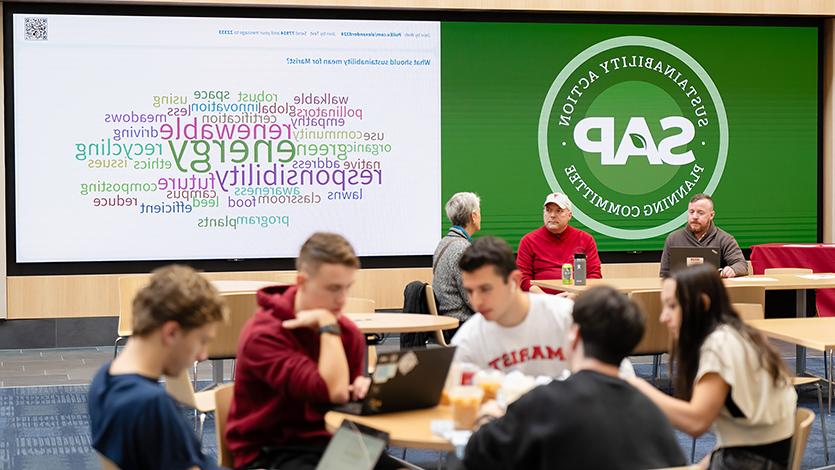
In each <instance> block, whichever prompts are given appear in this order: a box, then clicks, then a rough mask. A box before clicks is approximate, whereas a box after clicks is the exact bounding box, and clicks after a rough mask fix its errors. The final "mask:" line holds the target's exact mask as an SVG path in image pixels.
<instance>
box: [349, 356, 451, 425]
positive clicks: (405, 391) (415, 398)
mask: <svg viewBox="0 0 835 470" xmlns="http://www.w3.org/2000/svg"><path fill="white" fill-rule="evenodd" d="M454 355H455V348H454V347H449V348H431V349H430V348H415V349H401V350H400V351H394V352H390V353H382V354H380V355H379V356H378V357H377V368H376V369H375V370H374V374H372V376H371V385H370V386H369V387H368V394H367V395H366V396H365V400H363V401H357V402H351V403H347V404H345V405H341V406H337V407H334V408H333V410H334V411H341V412H343V413H349V414H353V415H374V414H380V413H390V412H393V411H406V410H417V409H420V408H431V407H433V406H435V405H437V404H438V402H439V401H440V400H441V391H443V389H444V384H445V382H446V376H447V373H448V372H449V365H450V364H451V363H452V358H453V356H454Z"/></svg>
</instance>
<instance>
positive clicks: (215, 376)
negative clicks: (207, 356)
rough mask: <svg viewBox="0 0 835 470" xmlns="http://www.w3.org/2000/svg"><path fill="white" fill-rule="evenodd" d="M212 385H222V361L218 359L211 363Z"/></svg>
mask: <svg viewBox="0 0 835 470" xmlns="http://www.w3.org/2000/svg"><path fill="white" fill-rule="evenodd" d="M212 383H213V384H222V383H223V361H222V360H220V359H215V360H213V361H212Z"/></svg>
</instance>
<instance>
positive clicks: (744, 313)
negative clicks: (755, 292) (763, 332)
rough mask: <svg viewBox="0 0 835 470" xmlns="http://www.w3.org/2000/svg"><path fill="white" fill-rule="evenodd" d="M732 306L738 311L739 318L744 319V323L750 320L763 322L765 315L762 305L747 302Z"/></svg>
mask: <svg viewBox="0 0 835 470" xmlns="http://www.w3.org/2000/svg"><path fill="white" fill-rule="evenodd" d="M731 306H732V307H733V308H734V310H736V313H738V314H739V317H740V318H742V320H743V321H748V320H762V319H763V317H764V315H763V306H762V305H760V304H751V303H747V302H734V303H732V304H731Z"/></svg>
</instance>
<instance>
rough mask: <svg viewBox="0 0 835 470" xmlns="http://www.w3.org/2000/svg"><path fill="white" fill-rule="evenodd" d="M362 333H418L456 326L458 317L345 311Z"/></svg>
mask: <svg viewBox="0 0 835 470" xmlns="http://www.w3.org/2000/svg"><path fill="white" fill-rule="evenodd" d="M343 315H345V316H346V317H347V318H349V319H350V320H351V321H352V322H354V323H355V324H356V325H357V327H358V328H359V329H360V331H362V332H363V333H420V332H424V331H435V330H448V329H450V328H457V327H458V319H457V318H453V317H448V316H446V315H429V314H425V313H345V314H343Z"/></svg>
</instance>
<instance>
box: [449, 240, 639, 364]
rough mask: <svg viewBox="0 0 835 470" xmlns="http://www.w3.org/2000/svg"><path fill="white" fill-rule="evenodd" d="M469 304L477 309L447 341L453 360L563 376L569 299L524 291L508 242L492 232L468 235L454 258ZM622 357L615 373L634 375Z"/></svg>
mask: <svg viewBox="0 0 835 470" xmlns="http://www.w3.org/2000/svg"><path fill="white" fill-rule="evenodd" d="M458 267H459V268H460V269H461V279H462V283H463V285H464V289H465V290H466V291H467V293H468V294H469V297H470V305H471V306H472V308H473V310H474V311H476V312H478V313H477V314H475V315H473V316H472V318H470V319H469V320H468V321H467V322H466V323H464V324H463V325H462V326H461V328H460V329H459V330H458V332H457V333H456V334H455V337H453V338H452V345H453V346H457V347H458V349H457V350H456V352H455V361H457V362H469V363H472V364H475V365H476V366H478V367H480V368H482V369H497V370H500V371H502V372H505V373H507V372H510V371H513V370H519V371H520V372H522V373H524V374H526V375H545V376H550V377H561V376H564V374H565V373H566V370H568V367H569V366H568V362H567V359H566V347H567V345H568V331H569V328H570V327H571V323H572V321H573V319H572V316H571V312H572V309H573V308H574V302H573V301H571V300H570V299H569V298H567V297H565V296H562V295H547V294H529V293H527V292H524V291H523V290H522V289H521V287H520V281H521V279H522V274H521V272H520V271H519V270H518V269H517V268H516V260H515V259H514V257H513V251H512V250H511V249H510V246H509V245H508V244H507V243H506V242H505V241H504V240H502V239H500V238H496V237H482V238H479V239H478V240H476V241H474V242H473V244H472V245H470V246H469V247H468V248H467V249H466V250H465V251H464V253H463V254H462V255H461V259H460V260H459V262H458ZM634 375H635V372H634V370H633V369H632V364H631V363H630V362H629V361H628V360H624V362H623V364H621V376H626V377H628V376H634Z"/></svg>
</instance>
